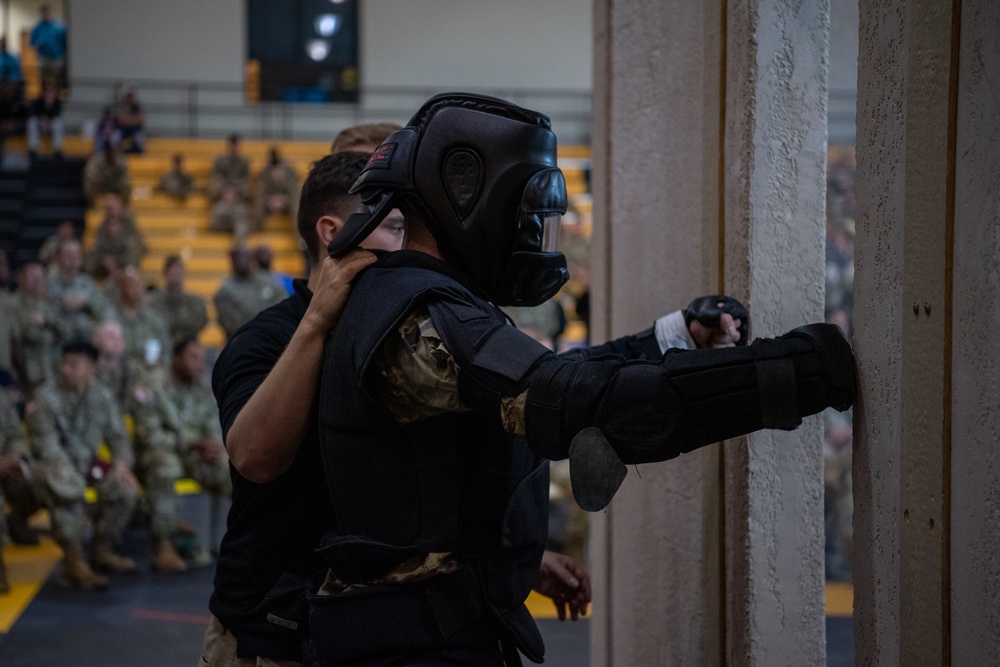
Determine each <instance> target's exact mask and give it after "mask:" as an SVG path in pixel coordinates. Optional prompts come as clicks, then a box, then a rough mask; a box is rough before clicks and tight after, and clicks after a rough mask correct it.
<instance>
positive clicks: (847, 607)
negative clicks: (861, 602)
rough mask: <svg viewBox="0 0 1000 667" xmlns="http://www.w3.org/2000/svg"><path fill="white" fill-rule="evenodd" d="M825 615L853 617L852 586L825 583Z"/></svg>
mask: <svg viewBox="0 0 1000 667" xmlns="http://www.w3.org/2000/svg"><path fill="white" fill-rule="evenodd" d="M826 615H827V616H853V615H854V586H853V585H851V584H846V583H841V582H835V581H828V582H826Z"/></svg>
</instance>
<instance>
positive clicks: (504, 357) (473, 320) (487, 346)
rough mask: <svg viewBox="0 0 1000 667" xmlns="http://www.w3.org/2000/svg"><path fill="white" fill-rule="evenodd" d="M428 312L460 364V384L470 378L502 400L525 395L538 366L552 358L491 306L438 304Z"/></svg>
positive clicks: (433, 303) (442, 339)
mask: <svg viewBox="0 0 1000 667" xmlns="http://www.w3.org/2000/svg"><path fill="white" fill-rule="evenodd" d="M487 309H489V310H487ZM428 311H429V312H430V315H431V319H432V320H433V321H434V326H435V327H436V328H437V330H438V333H439V334H440V335H441V341H442V342H443V343H444V344H445V347H446V348H447V349H448V352H450V353H451V355H452V356H453V357H454V358H455V363H456V364H458V367H459V369H460V371H461V375H460V376H459V381H460V384H461V381H462V376H467V379H474V380H475V381H476V384H479V385H482V386H483V387H485V388H487V389H489V390H491V391H493V392H496V393H498V394H500V395H501V396H513V395H516V394H518V393H520V392H521V391H523V389H524V387H525V386H526V385H527V376H528V373H529V371H530V370H531V369H532V368H533V367H534V366H535V364H536V363H538V361H539V360H540V359H541V358H542V357H544V356H546V355H549V354H552V351H551V350H549V349H548V348H547V347H545V346H544V345H542V344H541V343H539V342H538V341H536V340H535V339H533V338H531V337H530V336H528V335H527V334H525V333H523V332H521V331H518V330H517V328H516V327H514V326H511V325H510V324H508V323H507V322H506V320H505V318H504V316H503V315H502V314H501V313H500V312H499V311H497V310H496V309H494V308H493V307H492V306H489V305H488V304H485V303H483V304H478V303H476V302H474V301H470V302H456V301H434V302H431V303H430V304H428ZM460 391H461V387H460Z"/></svg>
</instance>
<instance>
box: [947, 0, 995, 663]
mask: <svg viewBox="0 0 1000 667" xmlns="http://www.w3.org/2000/svg"><path fill="white" fill-rule="evenodd" d="M998 26H1000V3H997V2H996V1H995V0H963V1H962V17H961V53H960V67H959V76H958V85H959V89H958V100H957V102H958V104H957V112H958V118H957V137H956V139H957V141H956V148H955V156H956V164H955V234H954V241H955V254H954V259H955V261H954V299H955V301H954V309H953V322H954V343H953V353H952V358H953V360H954V362H953V367H952V378H953V379H952V405H953V408H952V417H953V426H952V434H951V438H952V448H951V455H952V466H951V471H952V480H953V481H952V502H951V517H952V519H951V529H952V531H951V563H952V570H951V572H952V582H951V644H952V649H951V650H952V660H951V664H953V665H1000V409H998V406H1000V352H998V347H997V344H996V336H995V333H996V332H997V331H1000V267H998V262H997V258H1000V101H998V100H1000V40H998V38H997V27H998Z"/></svg>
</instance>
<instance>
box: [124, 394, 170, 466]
mask: <svg viewBox="0 0 1000 667" xmlns="http://www.w3.org/2000/svg"><path fill="white" fill-rule="evenodd" d="M142 397H143V398H142V399H141V400H140V399H139V398H138V397H137V398H136V399H135V403H134V405H133V414H134V416H135V435H136V440H137V441H138V442H139V443H140V444H141V446H142V448H143V449H144V450H145V449H154V450H168V451H173V450H174V449H175V448H176V447H177V444H178V439H179V437H180V434H178V433H176V432H174V430H173V429H171V428H169V427H168V426H167V424H165V423H164V421H163V418H162V416H161V414H160V410H159V407H158V406H159V403H160V401H162V400H163V398H162V397H161V396H159V395H158V394H153V393H151V392H144V393H142Z"/></svg>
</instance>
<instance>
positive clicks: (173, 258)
mask: <svg viewBox="0 0 1000 667" xmlns="http://www.w3.org/2000/svg"><path fill="white" fill-rule="evenodd" d="M175 264H180V265H181V266H184V262H183V260H181V256H180V255H167V257H166V259H164V260H163V270H164V271H166V270H167V269H169V268H170V267H172V266H174V265H175Z"/></svg>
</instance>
